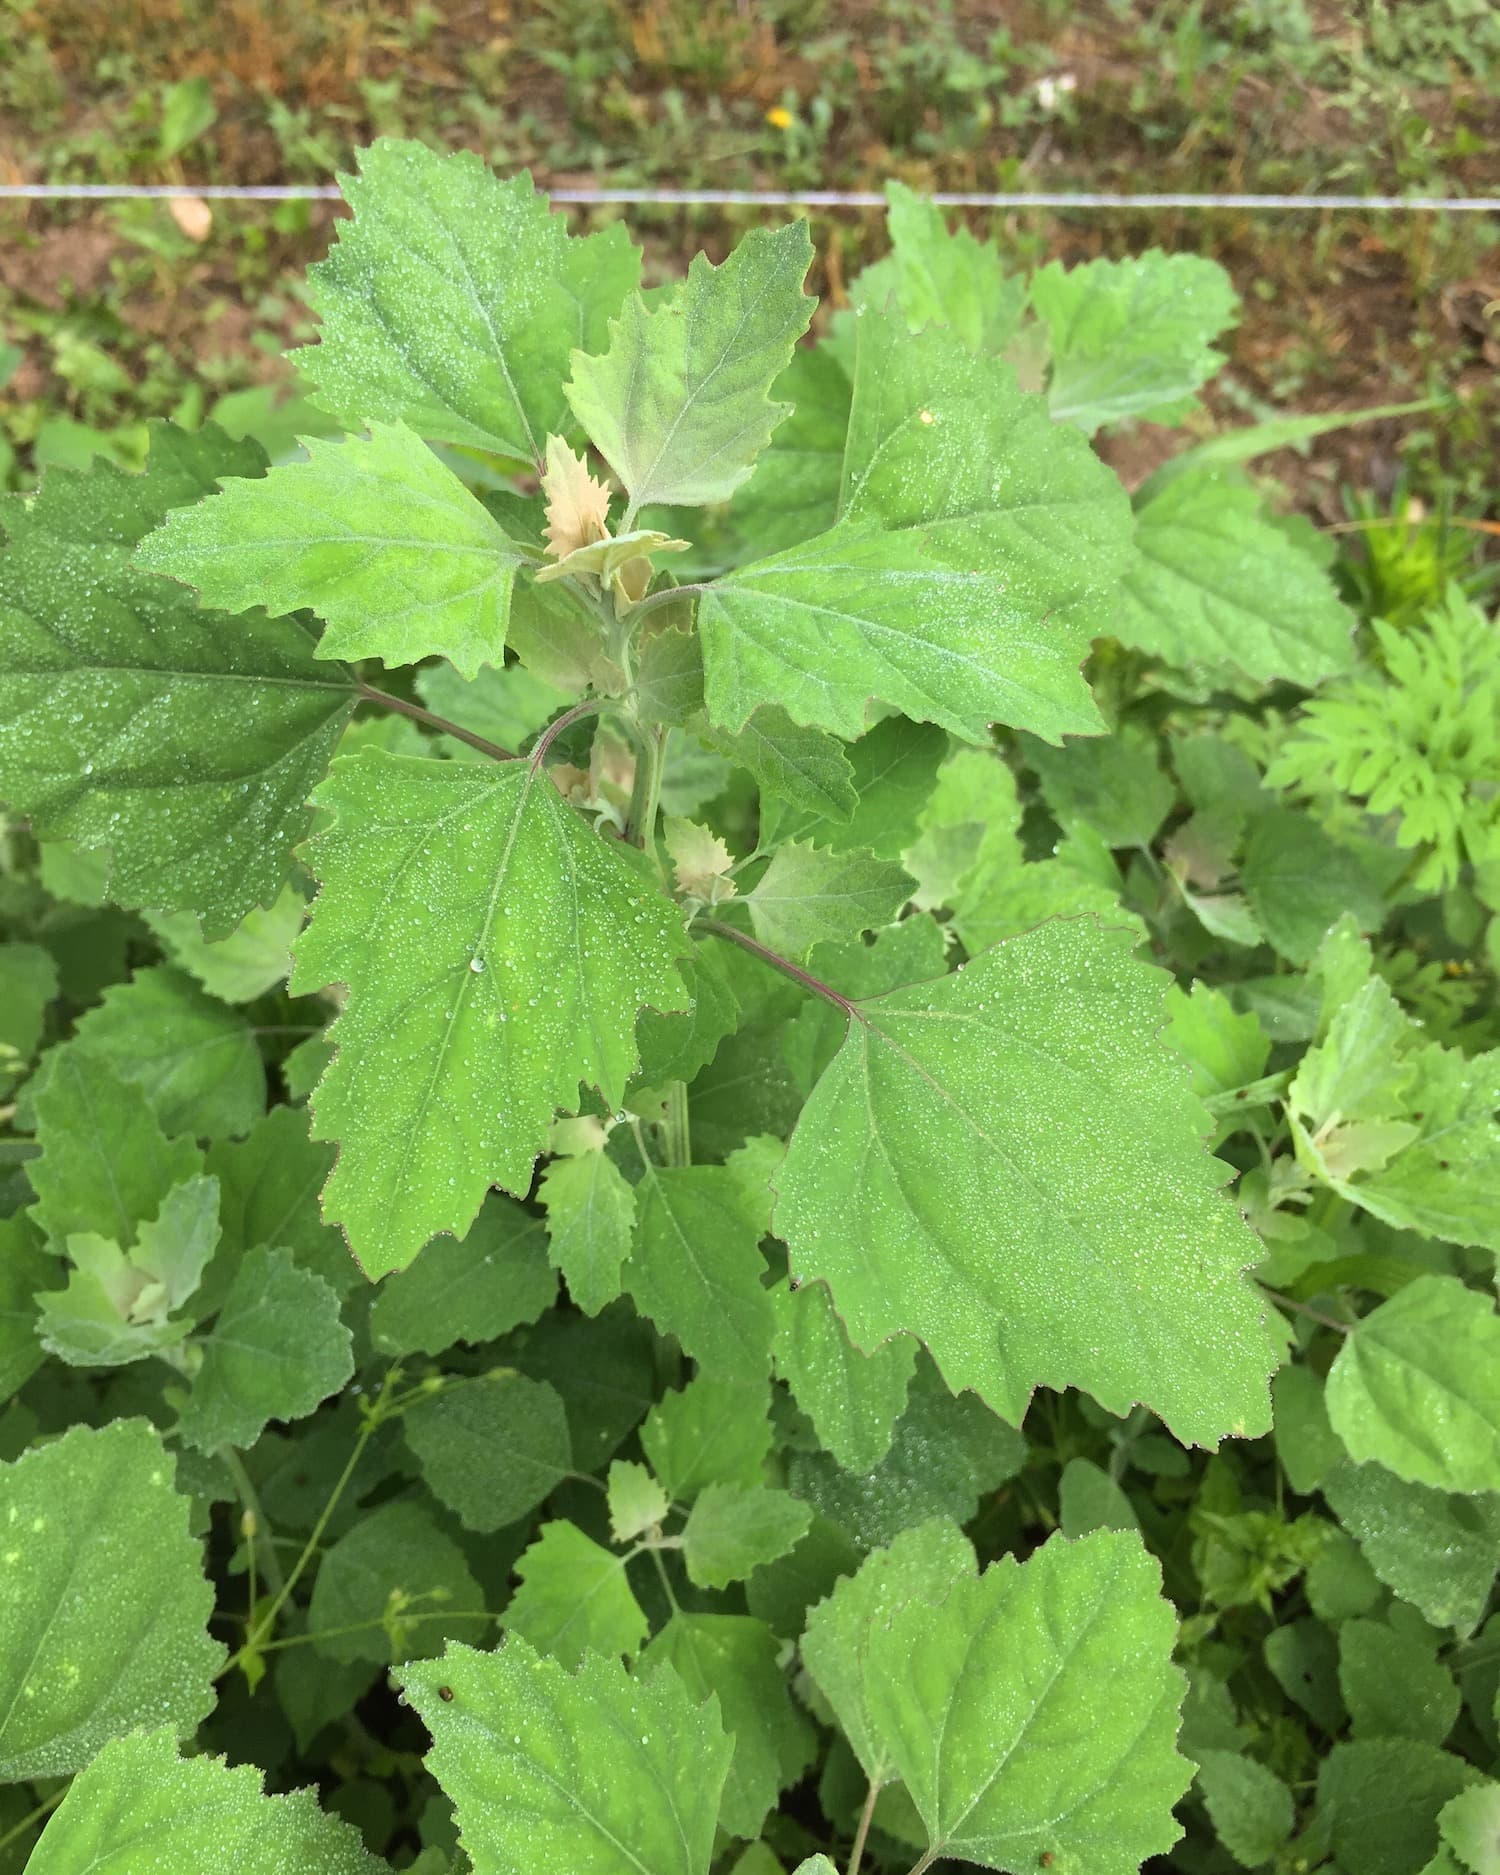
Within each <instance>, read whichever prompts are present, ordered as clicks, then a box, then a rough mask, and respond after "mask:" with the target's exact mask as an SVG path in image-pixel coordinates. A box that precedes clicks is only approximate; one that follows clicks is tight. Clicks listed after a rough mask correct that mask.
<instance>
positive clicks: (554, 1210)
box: [536, 1017, 672, 1315]
mask: <svg viewBox="0 0 1500 1875" xmlns="http://www.w3.org/2000/svg"><path fill="white" fill-rule="evenodd" d="M662 1020H664V1021H670V1020H672V1018H671V1017H664V1018H662ZM536 1195H537V1199H538V1201H539V1202H540V1204H541V1206H542V1208H543V1210H545V1211H546V1213H547V1241H548V1243H549V1245H550V1246H551V1256H552V1261H553V1263H554V1264H555V1265H556V1267H557V1268H558V1269H560V1270H561V1271H562V1273H563V1276H564V1278H565V1279H566V1281H567V1285H568V1294H569V1296H571V1297H572V1299H573V1301H574V1302H576V1303H577V1305H578V1307H579V1308H581V1309H582V1310H583V1312H584V1314H585V1315H597V1314H598V1313H599V1311H600V1309H602V1308H605V1307H607V1305H608V1304H609V1303H611V1302H613V1301H614V1300H615V1298H616V1297H617V1296H618V1295H619V1294H620V1288H621V1281H620V1266H621V1265H622V1264H623V1263H624V1261H625V1259H626V1257H627V1256H629V1254H630V1244H631V1238H632V1235H633V1233H634V1230H635V1188H634V1187H633V1186H632V1185H630V1184H629V1183H628V1182H627V1180H626V1178H625V1175H624V1173H623V1172H621V1170H620V1168H619V1167H618V1166H617V1165H616V1164H615V1162H614V1160H613V1159H611V1158H610V1157H609V1156H608V1155H607V1154H606V1153H605V1152H604V1151H602V1150H600V1151H598V1152H581V1153H579V1154H578V1155H577V1157H576V1158H572V1159H554V1160H553V1161H552V1163H551V1164H550V1165H549V1166H548V1167H547V1169H546V1171H545V1172H543V1174H542V1178H541V1183H540V1184H539V1185H538V1186H537V1194H536Z"/></svg>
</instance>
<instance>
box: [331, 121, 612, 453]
mask: <svg viewBox="0 0 1500 1875" xmlns="http://www.w3.org/2000/svg"><path fill="white" fill-rule="evenodd" d="M360 171H361V173H360V174H359V175H358V176H344V177H341V178H340V181H341V184H342V187H343V191H344V197H345V200H346V201H347V202H348V203H349V206H350V207H351V208H352V209H353V210H354V219H353V221H352V222H350V221H345V222H341V223H340V224H339V238H338V240H337V242H336V243H335V244H334V246H333V248H332V250H331V251H330V253H329V255H328V258H327V259H326V260H324V261H321V262H319V263H318V265H317V266H315V267H313V268H312V269H311V272H310V275H309V282H308V296H309V298H310V299H311V301H312V303H313V306H314V307H315V308H316V310H317V311H318V313H319V314H320V316H321V318H322V322H323V325H322V331H321V333H320V335H319V343H318V345H317V346H316V348H314V349H304V350H303V351H302V352H301V353H299V354H298V358H299V362H300V363H301V365H302V367H303V369H304V371H305V372H306V373H307V375H308V376H309V377H310V378H311V379H312V380H313V382H314V383H315V384H316V385H317V387H318V401H319V402H320V403H321V404H322V405H323V406H324V407H325V408H326V409H328V410H331V411H333V412H334V413H335V414H336V415H338V416H341V417H344V418H345V419H346V420H347V421H348V422H349V423H351V424H358V423H363V422H365V421H366V420H367V419H369V418H370V417H381V418H387V419H393V420H396V421H399V422H402V423H406V424H408V425H410V427H411V428H412V429H414V430H415V431H416V432H417V433H418V435H420V436H430V437H433V438H436V439H438V440H440V441H442V442H448V443H465V444H469V445H472V446H475V447H478V448H480V449H491V450H498V451H499V452H500V454H502V455H506V456H510V457H513V458H519V459H521V460H526V459H530V460H531V461H533V462H535V463H536V465H537V467H538V468H540V467H541V465H542V450H543V446H544V444H545V442H546V439H547V436H548V434H549V433H550V432H552V431H554V430H556V431H560V430H561V429H562V428H563V418H564V412H565V408H566V406H565V404H564V401H563V379H564V378H565V377H566V376H567V370H568V356H569V353H570V352H571V351H572V349H573V347H574V346H577V345H581V346H583V347H585V348H586V349H593V348H595V347H597V346H599V345H602V344H603V342H604V336H605V327H606V322H607V320H608V319H609V317H610V315H611V314H613V313H614V312H616V311H617V310H618V308H619V306H620V302H621V301H622V300H623V299H624V297H625V295H626V294H627V293H628V292H630V290H631V289H632V288H633V287H634V286H635V285H636V283H637V282H638V281H639V279H640V264H641V263H640V254H639V252H638V251H637V250H636V249H635V248H633V247H632V246H631V245H630V241H629V239H628V237H627V236H626V233H625V230H624V229H623V227H620V226H615V227H613V228H609V229H606V230H605V231H603V232H602V233H600V234H596V235H590V236H589V237H588V238H587V239H586V240H582V241H577V240H571V239H570V238H569V236H568V232H567V228H566V225H565V224H564V222H563V219H562V217H561V216H559V215H553V214H551V213H549V211H548V207H547V198H546V196H544V195H540V194H538V193H537V192H536V191H535V190H534V189H533V188H532V185H531V178H530V177H529V176H527V175H524V174H523V175H519V176H512V177H510V178H508V179H507V180H505V181H501V180H500V179H499V178H497V177H496V176H495V175H493V174H492V173H491V171H490V170H488V169H487V168H486V167H485V165H484V163H483V162H481V160H480V159H479V158H478V157H477V156H475V155H474V154H473V153H472V151H468V150H459V151H456V152H454V153H453V154H451V155H443V154H441V153H439V152H438V151H436V150H430V149H427V148H425V147H424V146H423V145H422V144H419V143H406V142H399V141H396V140H394V139H382V140H381V141H380V142H378V143H375V144H373V145H372V146H371V147H370V148H369V149H367V150H365V151H364V152H363V154H362V156H361V158H360Z"/></svg>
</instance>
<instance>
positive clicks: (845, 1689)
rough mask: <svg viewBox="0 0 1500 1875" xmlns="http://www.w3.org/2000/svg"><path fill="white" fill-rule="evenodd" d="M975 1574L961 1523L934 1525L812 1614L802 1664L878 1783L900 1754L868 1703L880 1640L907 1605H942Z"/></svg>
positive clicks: (848, 1579) (881, 1557)
mask: <svg viewBox="0 0 1500 1875" xmlns="http://www.w3.org/2000/svg"><path fill="white" fill-rule="evenodd" d="M975 1575H976V1569H975V1562H974V1551H973V1548H972V1546H971V1545H970V1543H969V1540H968V1538H967V1537H966V1536H964V1534H963V1532H962V1531H961V1530H960V1529H959V1528H958V1526H957V1524H955V1523H952V1522H949V1521H948V1520H947V1519H946V1518H940V1519H935V1520H934V1521H932V1522H931V1523H924V1524H918V1525H917V1526H916V1527H915V1528H913V1529H910V1530H904V1531H902V1532H901V1534H900V1535H899V1536H897V1537H895V1538H894V1539H893V1540H892V1541H891V1542H890V1543H888V1544H887V1545H886V1546H885V1547H884V1548H883V1549H878V1550H876V1551H875V1552H874V1553H873V1554H872V1555H869V1556H867V1557H866V1558H865V1560H864V1561H863V1562H862V1563H861V1564H860V1566H859V1568H858V1569H857V1570H856V1571H855V1573H854V1574H853V1575H846V1576H843V1577H841V1578H840V1580H839V1581H838V1582H837V1583H835V1585H834V1588H833V1592H832V1593H831V1594H830V1595H829V1596H828V1597H827V1598H826V1599H825V1600H823V1601H821V1602H819V1603H818V1605H817V1607H816V1608H814V1609H812V1610H811V1611H810V1613H809V1614H808V1617H807V1627H806V1631H805V1632H804V1634H803V1637H802V1650H801V1651H802V1659H803V1662H804V1663H805V1665H806V1667H807V1670H808V1672H809V1673H810V1674H811V1675H812V1677H813V1679H814V1681H815V1682H816V1684H817V1686H818V1689H819V1691H820V1692H821V1693H822V1694H823V1697H824V1698H825V1699H826V1700H827V1701H828V1703H829V1705H830V1706H832V1708H833V1711H834V1716H835V1717H836V1718H837V1720H838V1722H839V1726H840V1729H841V1730H842V1731H843V1734H844V1736H845V1738H847V1739H848V1741H849V1743H850V1745H851V1746H852V1748H853V1750H854V1755H855V1756H856V1757H857V1758H858V1759H859V1762H860V1764H861V1765H862V1766H863V1768H864V1772H865V1775H866V1777H868V1778H869V1780H870V1782H871V1783H873V1784H887V1783H889V1782H890V1781H891V1779H892V1778H893V1777H895V1776H896V1765H895V1755H894V1752H893V1750H892V1747H891V1745H890V1743H889V1741H888V1740H887V1739H886V1737H885V1735H884V1734H883V1733H882V1732H881V1731H879V1730H878V1729H877V1727H876V1724H875V1722H874V1720H873V1719H872V1717H871V1715H870V1710H869V1706H868V1703H867V1699H868V1691H869V1687H868V1673H869V1665H870V1650H871V1647H872V1645H873V1643H874V1638H875V1635H876V1633H877V1632H878V1631H879V1629H880V1628H882V1627H884V1626H885V1624H886V1623H887V1622H888V1621H889V1620H890V1619H891V1618H892V1617H893V1616H894V1615H895V1614H897V1613H898V1612H899V1611H900V1610H901V1609H902V1608H904V1607H905V1606H906V1605H907V1603H908V1602H922V1603H927V1604H931V1605H933V1606H936V1605H937V1604H939V1603H941V1602H943V1601H944V1600H946V1599H947V1597H948V1595H949V1594H950V1593H951V1592H952V1590H953V1588H954V1587H955V1585H956V1584H957V1583H959V1582H961V1581H963V1580H965V1579H973V1578H974V1577H975Z"/></svg>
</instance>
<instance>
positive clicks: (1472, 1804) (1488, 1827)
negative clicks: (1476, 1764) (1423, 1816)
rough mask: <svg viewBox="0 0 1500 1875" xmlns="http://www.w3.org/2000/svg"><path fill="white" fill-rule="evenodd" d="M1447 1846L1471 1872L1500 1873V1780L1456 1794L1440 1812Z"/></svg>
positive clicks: (1439, 1824) (1480, 1874)
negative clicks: (1497, 1782)
mask: <svg viewBox="0 0 1500 1875" xmlns="http://www.w3.org/2000/svg"><path fill="white" fill-rule="evenodd" d="M1438 1827H1439V1829H1440V1830H1441V1832H1442V1838H1443V1842H1444V1844H1445V1846H1446V1847H1447V1848H1449V1849H1451V1850H1452V1852H1453V1854H1454V1855H1455V1856H1457V1857H1458V1859H1459V1861H1460V1862H1462V1864H1463V1865H1464V1867H1465V1868H1466V1869H1469V1870H1470V1871H1471V1875H1500V1784H1483V1785H1479V1786H1478V1787H1476V1788H1475V1789H1472V1790H1465V1791H1461V1792H1460V1793H1459V1795H1458V1796H1456V1797H1452V1798H1450V1799H1449V1801H1448V1802H1447V1803H1445V1804H1444V1805H1443V1808H1442V1810H1441V1812H1440V1813H1439V1816H1438Z"/></svg>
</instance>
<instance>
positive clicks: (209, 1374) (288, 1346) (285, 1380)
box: [181, 1247, 354, 1452]
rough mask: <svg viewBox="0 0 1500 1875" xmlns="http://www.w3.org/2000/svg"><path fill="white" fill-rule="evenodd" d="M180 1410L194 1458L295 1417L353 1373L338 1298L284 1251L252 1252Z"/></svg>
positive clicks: (226, 1301)
mask: <svg viewBox="0 0 1500 1875" xmlns="http://www.w3.org/2000/svg"><path fill="white" fill-rule="evenodd" d="M202 1351H203V1363H202V1365H201V1367H200V1368H199V1369H198V1372H197V1375H196V1377H195V1378H194V1381H193V1390H192V1392H191V1393H190V1394H189V1396H188V1402H187V1405H186V1406H185V1407H184V1408H183V1411H182V1427H181V1430H182V1436H183V1438H184V1439H186V1440H187V1442H188V1444H189V1445H193V1446H196V1447H197V1448H198V1450H199V1451H200V1452H211V1451H213V1450H214V1448H215V1447H216V1446H220V1445H237V1446H247V1445H253V1444H254V1443H255V1441H256V1440H257V1439H258V1438H259V1437H260V1435H261V1433H262V1432H263V1431H264V1430H265V1428H266V1425H267V1422H268V1421H270V1420H273V1419H300V1418H302V1416H303V1415H304V1414H306V1413H310V1412H312V1411H313V1410H314V1409H315V1408H316V1407H317V1406H318V1404H319V1403H320V1402H321V1401H323V1400H326V1399H327V1398H328V1396H329V1394H331V1393H337V1392H338V1390H339V1388H340V1387H342V1386H343V1384H344V1382H345V1381H346V1380H347V1379H348V1378H349V1376H350V1375H351V1374H352V1373H353V1372H354V1360H353V1356H352V1355H351V1353H350V1337H349V1330H348V1329H347V1328H345V1327H344V1325H343V1323H342V1322H341V1321H340V1320H339V1302H338V1297H337V1296H336V1295H335V1294H334V1292H333V1290H332V1289H330V1288H329V1286H328V1284H327V1283H325V1282H324V1281H323V1279H322V1277H321V1276H314V1275H313V1273H312V1272H311V1270H305V1269H300V1268H299V1267H298V1266H297V1264H296V1263H295V1262H294V1261H293V1259H292V1253H291V1251H290V1250H280V1249H273V1248H269V1247H263V1248H260V1249H256V1250H250V1251H247V1252H246V1253H245V1256H244V1257H243V1259H242V1260H241V1262H240V1266H239V1269H238V1271H237V1272H236V1274H235V1278H234V1281H233V1283H232V1284H231V1285H230V1289H229V1294H228V1295H227V1296H226V1297H225V1298H224V1306H223V1308H222V1309H220V1311H219V1317H218V1320H217V1321H216V1322H215V1323H214V1327H213V1332H212V1333H211V1334H210V1335H209V1337H208V1339H207V1340H206V1341H205V1342H204V1343H203V1350H202Z"/></svg>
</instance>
